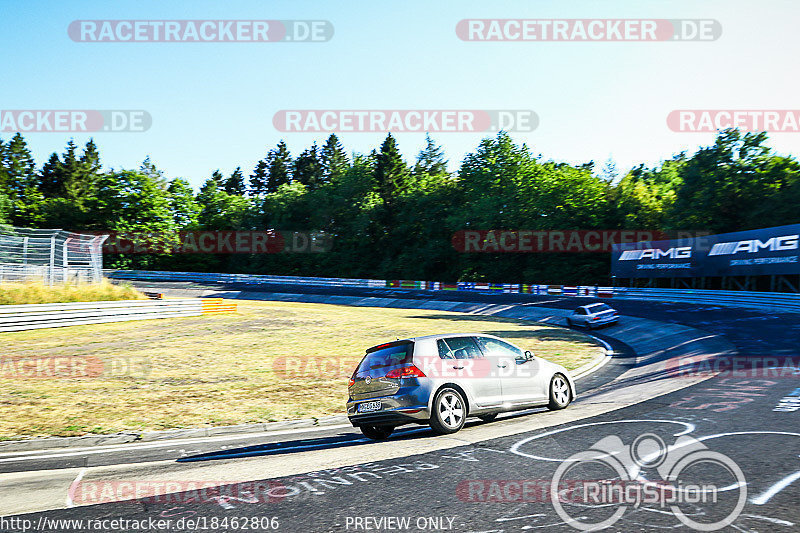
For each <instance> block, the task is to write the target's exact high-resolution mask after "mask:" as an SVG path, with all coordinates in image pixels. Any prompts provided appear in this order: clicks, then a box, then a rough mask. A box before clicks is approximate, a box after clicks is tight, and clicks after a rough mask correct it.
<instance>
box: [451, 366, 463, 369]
mask: <svg viewBox="0 0 800 533" xmlns="http://www.w3.org/2000/svg"><path fill="white" fill-rule="evenodd" d="M453 368H455V369H456V370H463V369H464V367H463V366H454V367H453Z"/></svg>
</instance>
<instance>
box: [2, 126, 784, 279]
mask: <svg viewBox="0 0 800 533" xmlns="http://www.w3.org/2000/svg"><path fill="white" fill-rule="evenodd" d="M767 142H768V138H767V135H766V134H765V133H743V132H740V131H738V130H726V131H722V132H720V133H719V134H718V135H717V137H716V139H715V142H714V143H713V144H712V145H711V146H706V147H702V148H700V149H698V150H697V151H696V152H695V153H693V154H688V153H685V152H683V153H679V154H676V155H674V156H673V157H671V158H670V159H667V160H665V161H663V162H662V163H661V164H659V165H657V166H655V167H647V166H645V165H639V166H637V167H635V168H633V169H631V170H630V171H628V172H627V173H625V174H624V175H623V176H621V177H620V176H618V175H617V171H616V169H615V168H614V165H613V163H612V162H610V161H609V162H608V163H606V164H605V165H602V166H598V165H595V163H594V162H589V163H586V164H582V165H571V164H567V163H563V162H557V161H552V160H546V159H544V158H543V157H542V156H541V155H539V154H535V152H534V151H533V150H532V149H531V148H530V147H529V146H527V145H525V144H522V145H520V144H516V143H515V142H514V141H513V139H512V138H511V137H510V136H509V135H508V134H507V133H504V132H501V133H499V134H498V135H497V136H495V137H491V138H486V139H484V140H482V141H481V142H480V144H479V145H478V146H477V147H476V149H475V150H474V151H473V152H471V153H469V154H467V155H466V156H465V157H464V159H463V161H462V162H461V164H460V167H459V168H458V170H457V171H456V172H449V171H448V162H447V160H446V156H445V154H444V151H443V150H442V148H441V147H440V146H439V145H437V144H436V143H435V142H434V141H433V140H432V139H431V138H430V136H428V137H426V145H425V147H424V148H423V149H422V150H421V151H420V152H419V154H418V155H417V157H416V158H415V160H414V161H413V162H411V163H408V162H406V161H405V160H404V159H403V157H402V156H401V154H400V151H399V149H398V145H397V141H396V139H395V138H394V136H392V135H391V134H389V135H387V136H386V138H385V140H384V141H383V143H382V144H381V145H380V146H379V147H376V148H375V149H374V150H372V151H371V152H369V153H348V152H347V150H346V149H345V147H344V146H343V145H342V142H341V141H340V140H339V138H338V137H337V136H336V135H335V134H331V135H330V136H329V137H328V138H327V139H326V141H325V142H324V144H322V145H321V146H319V145H317V144H316V143H314V144H312V145H311V146H310V147H308V148H306V149H305V150H303V151H302V152H300V153H299V154H297V155H296V156H293V155H292V154H291V153H290V151H289V149H288V148H287V146H286V143H285V142H283V141H281V142H279V143H278V144H277V146H275V147H274V148H272V149H270V150H268V151H267V153H266V155H265V156H264V157H263V158H262V159H261V160H259V161H258V163H257V164H256V166H255V168H253V169H252V170H251V171H249V172H248V171H245V170H242V168H241V167H237V168H236V169H235V170H233V172H231V173H230V175H226V174H223V173H221V172H220V171H219V170H215V171H214V172H213V173H211V175H210V177H209V178H208V179H206V180H205V182H204V183H203V184H202V186H201V187H200V189H199V191H194V190H193V188H192V187H191V186H190V184H189V182H188V181H186V180H185V179H183V178H180V177H174V178H168V177H167V176H166V175H165V173H164V172H162V171H161V170H160V169H158V168H157V166H156V165H155V163H154V162H153V161H151V160H150V159H149V158H147V159H145V160H144V161H143V163H142V164H141V166H140V168H138V169H135V170H130V169H121V170H116V169H113V168H111V169H104V167H103V166H102V165H101V159H100V153H99V149H98V147H97V146H96V144H95V143H94V141H93V140H89V141H88V142H87V143H86V144H85V146H83V147H82V148H79V147H78V146H77V145H76V144H75V143H74V142H73V141H72V140H70V141H69V142H68V143H67V145H66V148H65V150H64V152H63V153H61V154H58V153H53V154H52V155H51V156H50V157H49V159H48V160H47V161H46V162H44V163H43V164H42V165H41V166H38V165H37V164H36V162H35V161H34V158H33V157H32V155H31V152H30V150H29V148H28V145H27V143H26V141H25V139H24V137H23V136H22V135H20V134H16V135H14V136H13V137H12V138H11V139H7V140H2V139H0V222H2V223H7V224H13V225H15V226H22V227H31V228H63V229H69V230H73V231H92V232H97V231H109V232H118V233H153V234H158V233H162V234H169V233H171V232H172V233H175V232H177V231H179V230H264V229H276V230H286V231H324V232H326V233H327V234H328V235H330V237H331V239H332V243H333V248H332V249H331V250H330V251H329V252H326V253H320V254H294V253H278V254H258V255H200V254H198V255H188V254H184V255H170V254H129V255H118V254H115V255H106V256H105V257H104V263H105V265H106V266H107V267H109V268H141V269H163V270H192V271H209V272H242V273H270V274H286V275H304V276H337V277H373V278H379V279H397V278H402V279H421V280H441V281H456V280H490V281H498V282H533V283H604V282H607V281H608V276H609V254H606V253H580V254H575V253H506V254H502V253H460V252H459V251H457V250H456V249H455V248H454V247H453V245H452V238H453V235H454V234H455V233H456V232H458V231H460V230H469V229H476V230H489V229H510V230H517V229H524V230H569V229H577V230H590V229H601V230H610V229H648V230H662V231H669V230H708V231H711V232H713V233H719V232H727V231H737V230H743V229H753V228H758V227H766V226H774V225H781V224H790V223H797V222H800V214H799V213H798V209H797V206H798V205H800V164H798V161H797V160H796V159H794V158H793V157H790V156H785V155H780V154H778V153H776V152H775V151H774V150H773V149H772V148H770V147H769V146H768V144H767Z"/></svg>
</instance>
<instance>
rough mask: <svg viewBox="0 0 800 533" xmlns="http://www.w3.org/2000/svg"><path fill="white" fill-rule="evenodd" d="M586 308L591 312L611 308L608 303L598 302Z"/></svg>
mask: <svg viewBox="0 0 800 533" xmlns="http://www.w3.org/2000/svg"><path fill="white" fill-rule="evenodd" d="M586 309H588V310H589V312H590V313H600V312H601V311H609V310H610V309H611V308H610V307H609V306H607V305H606V304H596V305H590V306H589V307H587V308H586Z"/></svg>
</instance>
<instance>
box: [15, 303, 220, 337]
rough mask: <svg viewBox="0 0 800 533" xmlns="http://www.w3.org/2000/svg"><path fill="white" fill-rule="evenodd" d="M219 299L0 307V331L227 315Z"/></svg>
mask: <svg viewBox="0 0 800 533" xmlns="http://www.w3.org/2000/svg"><path fill="white" fill-rule="evenodd" d="M235 310H236V304H226V303H224V301H223V300H222V298H207V299H197V298H191V299H180V300H178V299H176V300H119V301H114V302H77V303H59V304H29V305H0V332H4V331H23V330H29V329H41V328H57V327H62V326H77V325H83V324H102V323H106V322H123V321H127V320H148V319H155V318H173V317H182V316H199V315H202V314H207V313H220V312H230V311H235Z"/></svg>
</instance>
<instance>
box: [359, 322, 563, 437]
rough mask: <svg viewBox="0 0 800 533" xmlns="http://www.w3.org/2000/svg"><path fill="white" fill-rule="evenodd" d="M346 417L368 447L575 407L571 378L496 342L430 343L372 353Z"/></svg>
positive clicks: (461, 338)
mask: <svg viewBox="0 0 800 533" xmlns="http://www.w3.org/2000/svg"><path fill="white" fill-rule="evenodd" d="M348 392H349V399H348V401H347V415H348V417H349V419H350V422H351V423H352V424H353V426H355V427H358V428H360V429H361V432H362V433H363V434H364V435H366V436H367V437H369V438H371V439H376V440H380V439H385V438H387V437H389V435H391V434H392V431H394V428H395V427H397V426H401V425H404V424H414V423H416V424H430V426H431V428H433V430H434V431H435V432H436V433H438V434H448V433H455V432H456V431H458V430H460V429H461V428H462V427H463V426H464V422H465V421H466V419H467V417H468V416H476V417H478V418H480V419H481V420H484V421H487V422H488V421H491V420H493V419H494V418H495V417H497V415H498V413H501V412H504V411H516V410H520V409H527V408H530V407H538V406H547V407H548V408H550V409H553V410H555V409H563V408H564V407H566V406H567V405H568V404H569V403H570V402H571V401H572V400H573V399H575V384H574V382H573V380H572V378H571V377H570V375H569V373H568V372H567V370H566V369H565V368H564V367H563V366H561V365H557V364H555V363H551V362H549V361H546V360H544V359H541V358H539V357H536V356H534V355H533V354H532V353H531V352H529V351H524V350H522V349H520V348H519V347H517V346H514V345H513V344H511V343H509V342H507V341H504V340H503V339H500V338H498V337H495V336H492V335H483V334H463V333H462V334H453V335H430V336H426V337H415V338H411V339H405V340H397V341H394V342H388V343H386V344H381V345H378V346H373V347H372V348H370V349H368V350H367V353H366V355H364V358H363V359H362V360H361V362H360V363H359V365H358V368H356V370H355V372H354V373H353V376H352V377H351V378H350V384H349V387H348Z"/></svg>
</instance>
